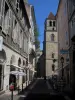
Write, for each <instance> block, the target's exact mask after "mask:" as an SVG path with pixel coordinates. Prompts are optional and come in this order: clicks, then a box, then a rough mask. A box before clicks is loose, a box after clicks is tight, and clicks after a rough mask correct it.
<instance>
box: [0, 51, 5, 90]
mask: <svg viewBox="0 0 75 100" xmlns="http://www.w3.org/2000/svg"><path fill="white" fill-rule="evenodd" d="M5 61H6V53H5V50H4V49H2V51H0V91H1V90H3V84H4V62H5Z"/></svg>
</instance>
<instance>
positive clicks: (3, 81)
mask: <svg viewBox="0 0 75 100" xmlns="http://www.w3.org/2000/svg"><path fill="white" fill-rule="evenodd" d="M29 29H30V22H29V19H28V15H27V12H26V8H25V3H24V1H23V0H0V37H2V39H3V43H2V46H1V42H2V39H1V40H0V46H1V47H2V49H1V50H0V92H1V91H6V90H9V86H10V84H11V83H12V81H13V82H14V86H15V89H17V88H18V87H19V88H20V89H22V88H23V87H24V86H25V87H26V86H27V85H28V83H29V78H28V77H29V74H28V70H29V69H28V68H27V67H28V55H29V52H28V42H29V34H30V32H29ZM12 71H18V72H23V74H24V73H25V75H23V76H22V74H21V75H14V74H10V72H12ZM22 86H23V87H22Z"/></svg>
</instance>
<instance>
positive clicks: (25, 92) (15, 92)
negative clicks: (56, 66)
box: [0, 79, 37, 100]
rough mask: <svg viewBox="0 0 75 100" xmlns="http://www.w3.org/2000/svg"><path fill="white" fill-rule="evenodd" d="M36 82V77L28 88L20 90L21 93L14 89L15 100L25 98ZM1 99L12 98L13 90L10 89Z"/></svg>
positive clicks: (9, 99) (0, 96)
mask: <svg viewBox="0 0 75 100" xmlns="http://www.w3.org/2000/svg"><path fill="white" fill-rule="evenodd" d="M36 82H37V80H36V79H35V80H33V81H32V82H31V84H29V86H27V88H25V89H23V91H20V93H19V94H18V92H17V91H14V92H13V100H24V98H25V97H26V96H27V95H28V93H29V92H30V90H31V89H32V88H33V87H34V85H35V84H36ZM0 100H11V91H10V90H8V91H6V92H5V93H4V94H2V95H0Z"/></svg>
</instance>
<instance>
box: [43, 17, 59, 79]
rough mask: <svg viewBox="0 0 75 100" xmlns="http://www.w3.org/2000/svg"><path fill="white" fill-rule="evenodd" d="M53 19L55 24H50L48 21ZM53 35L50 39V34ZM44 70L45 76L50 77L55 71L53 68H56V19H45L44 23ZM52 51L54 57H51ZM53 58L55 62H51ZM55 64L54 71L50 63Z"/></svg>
mask: <svg viewBox="0 0 75 100" xmlns="http://www.w3.org/2000/svg"><path fill="white" fill-rule="evenodd" d="M50 21H52V23H53V21H55V26H53V25H52V26H50V25H49V22H50ZM52 34H53V35H54V40H51V35H52ZM44 43H45V70H46V77H50V76H52V75H53V74H54V73H55V70H56V69H57V68H58V33H57V26H56V20H51V19H47V20H46V24H45V39H44ZM52 53H54V57H53V58H52ZM53 59H56V62H55V63H54V62H53ZM53 64H54V65H55V68H54V71H53V70H52V65H53Z"/></svg>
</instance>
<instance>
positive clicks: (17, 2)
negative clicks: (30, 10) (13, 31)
mask: <svg viewBox="0 0 75 100" xmlns="http://www.w3.org/2000/svg"><path fill="white" fill-rule="evenodd" d="M18 11H19V0H16V12H17V13H18Z"/></svg>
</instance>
